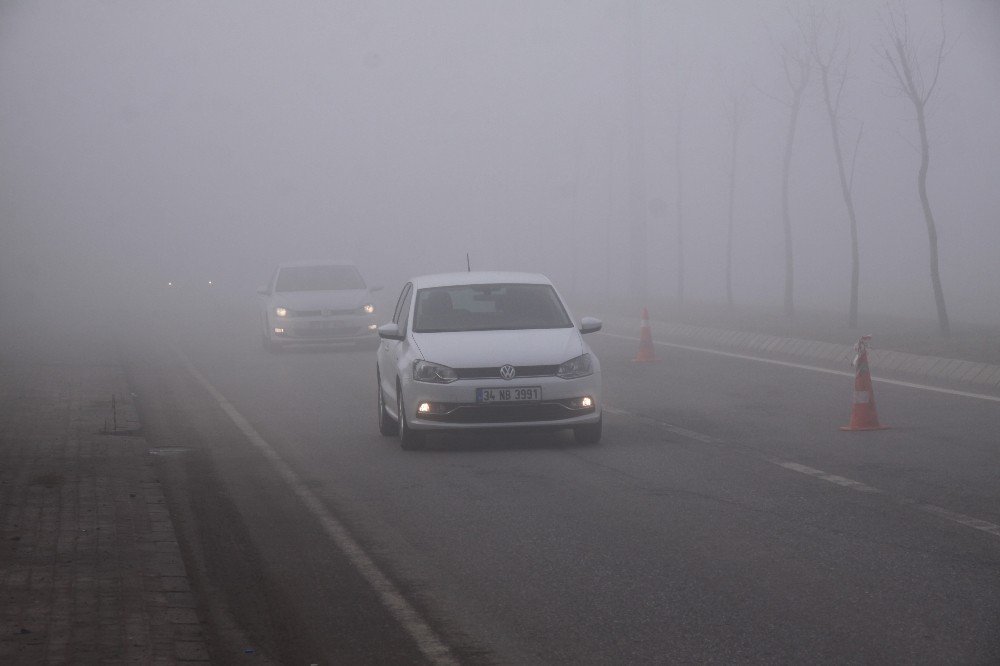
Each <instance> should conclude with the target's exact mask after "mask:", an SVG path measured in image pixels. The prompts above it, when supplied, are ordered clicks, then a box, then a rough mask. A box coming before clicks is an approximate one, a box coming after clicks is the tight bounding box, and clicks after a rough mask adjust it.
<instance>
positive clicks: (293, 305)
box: [270, 289, 371, 310]
mask: <svg viewBox="0 0 1000 666" xmlns="http://www.w3.org/2000/svg"><path fill="white" fill-rule="evenodd" d="M270 300H271V304H272V305H273V306H274V307H282V308H289V309H291V310H348V309H354V308H360V307H361V306H362V305H364V304H365V303H370V302H371V296H369V294H368V290H367V289H338V290H336V291H279V292H277V293H274V294H272V295H271V297H270Z"/></svg>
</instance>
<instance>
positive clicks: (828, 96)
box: [799, 6, 863, 328]
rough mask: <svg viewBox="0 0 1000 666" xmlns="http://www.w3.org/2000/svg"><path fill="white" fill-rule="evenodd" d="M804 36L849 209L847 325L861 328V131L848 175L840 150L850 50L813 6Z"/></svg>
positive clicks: (839, 24) (839, 28)
mask: <svg viewBox="0 0 1000 666" xmlns="http://www.w3.org/2000/svg"><path fill="white" fill-rule="evenodd" d="M799 27H800V29H801V30H802V33H803V37H804V39H805V41H806V44H807V45H808V47H809V53H810V56H811V58H812V61H813V63H814V64H815V66H816V69H817V71H818V72H819V78H820V84H821V85H822V88H823V103H824V106H825V107H826V115H827V118H829V120H830V133H831V135H832V137H833V153H834V157H835V158H836V160H837V173H838V175H839V176H840V193H841V196H843V198H844V205H845V206H847V217H848V221H849V223H850V231H851V303H850V308H849V310H848V315H847V323H848V325H849V326H850V327H851V328H856V327H857V325H858V282H859V277H860V273H861V267H860V266H861V264H860V258H859V253H858V218H857V215H856V214H855V210H854V196H853V193H852V189H853V184H854V163H855V160H856V158H857V154H858V144H859V143H860V141H861V133H862V130H863V126H862V130H859V131H858V137H857V141H856V142H855V145H854V155H853V157H852V159H851V171H850V173H849V174H848V172H847V167H846V165H845V164H844V151H843V149H842V148H841V143H840V141H841V129H840V121H841V115H840V103H841V100H842V99H843V94H844V87H845V84H846V83H847V78H848V75H847V73H848V69H849V64H850V56H851V50H850V47H849V46H846V45H845V44H844V23H843V19H842V17H841V16H838V17H837V19H836V22H835V23H834V24H833V26H832V27H831V26H830V22H829V20H828V19H827V17H826V15H825V14H824V13H823V12H822V10H817V9H816V7H815V6H813V7H812V8H811V10H810V12H809V16H808V20H807V21H804V22H801V23H800V25H799Z"/></svg>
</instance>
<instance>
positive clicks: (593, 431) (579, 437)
mask: <svg viewBox="0 0 1000 666" xmlns="http://www.w3.org/2000/svg"><path fill="white" fill-rule="evenodd" d="M603 423H604V416H603V415H601V418H599V419H598V420H597V423H588V424H587V425H581V426H576V427H575V428H573V438H574V439H575V440H576V443H577V444H597V443H598V442H600V441H601V430H602V429H603Z"/></svg>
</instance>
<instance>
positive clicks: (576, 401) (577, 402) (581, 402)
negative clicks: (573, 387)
mask: <svg viewBox="0 0 1000 666" xmlns="http://www.w3.org/2000/svg"><path fill="white" fill-rule="evenodd" d="M567 403H568V404H569V407H570V408H571V409H593V408H594V399H593V398H591V397H590V396H589V395H585V396H583V397H580V398H573V399H572V400H569V401H567Z"/></svg>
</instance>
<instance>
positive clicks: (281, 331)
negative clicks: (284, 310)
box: [274, 328, 285, 335]
mask: <svg viewBox="0 0 1000 666" xmlns="http://www.w3.org/2000/svg"><path fill="white" fill-rule="evenodd" d="M274 334H275V335H284V334H285V329H283V328H276V329H274Z"/></svg>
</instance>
